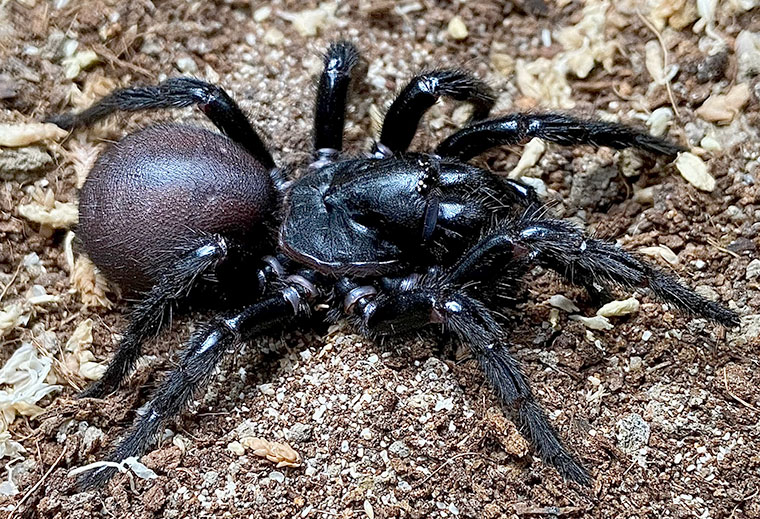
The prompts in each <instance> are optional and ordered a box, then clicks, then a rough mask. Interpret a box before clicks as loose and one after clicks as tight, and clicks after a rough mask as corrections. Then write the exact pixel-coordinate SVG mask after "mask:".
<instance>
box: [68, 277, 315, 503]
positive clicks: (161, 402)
mask: <svg viewBox="0 0 760 519" xmlns="http://www.w3.org/2000/svg"><path fill="white" fill-rule="evenodd" d="M294 278H300V279H294ZM288 279H289V280H290V281H287V282H286V283H284V284H283V285H282V287H281V288H280V289H279V290H278V291H276V292H275V293H273V294H272V295H271V296H270V297H267V298H266V299H262V300H261V301H259V302H257V303H254V304H252V305H250V306H248V307H246V308H245V309H243V310H242V311H240V312H235V313H231V314H228V315H226V316H224V317H219V318H216V319H214V320H212V321H211V322H209V323H207V324H206V325H204V326H202V327H201V328H200V329H199V330H198V331H197V332H195V333H194V334H193V335H192V337H191V338H190V340H189V341H188V344H187V347H186V348H185V350H184V352H183V353H182V357H181V359H180V361H179V365H178V366H177V368H176V369H174V370H173V371H171V372H170V373H169V375H168V376H167V377H166V378H165V379H164V381H163V382H162V383H161V385H160V386H159V387H158V388H157V389H156V391H155V392H154V393H153V397H152V398H151V400H150V402H149V403H148V404H147V405H146V407H145V412H144V413H143V414H142V416H140V417H139V418H138V419H137V421H136V422H135V424H134V425H133V426H132V428H131V429H130V430H129V432H128V433H127V435H126V437H125V438H123V439H122V441H121V442H120V443H119V445H118V446H117V447H116V449H115V450H114V451H113V452H112V453H111V454H110V455H109V456H108V461H115V462H121V461H122V460H124V459H126V458H128V457H130V456H135V457H137V456H140V455H141V454H142V453H143V452H145V450H146V449H147V448H148V446H149V445H150V444H151V443H152V442H153V440H154V439H155V438H156V437H157V436H158V434H159V433H160V432H161V431H163V429H164V426H165V425H166V423H167V422H168V421H169V420H171V419H172V418H174V417H175V416H176V415H178V414H179V413H180V412H181V411H182V410H183V409H184V408H185V406H186V405H187V404H188V403H189V402H190V400H191V399H192V397H193V395H194V394H195V393H196V391H198V390H199V389H200V388H201V387H202V386H204V385H205V383H206V382H207V381H208V379H209V378H210V376H211V374H212V373H213V371H214V368H215V367H216V365H217V364H218V363H219V361H220V360H221V359H222V357H223V356H224V354H225V353H226V352H227V351H228V350H229V349H231V348H232V347H234V346H235V345H236V344H238V343H239V342H240V341H249V340H251V339H253V338H254V337H256V336H257V335H259V334H261V333H264V332H266V331H268V330H270V329H272V328H276V327H280V328H282V327H283V326H285V325H287V324H289V323H293V322H294V321H295V320H296V318H298V317H304V316H306V315H308V313H309V306H308V304H307V301H308V300H310V299H311V298H313V297H314V296H315V293H314V292H312V291H311V290H312V289H313V285H311V282H309V281H308V280H305V278H303V277H301V276H291V277H290V278H288ZM302 280H303V282H302ZM116 470H117V469H115V468H113V467H102V468H99V469H94V470H92V471H88V472H86V473H85V474H84V475H83V476H81V477H80V479H79V481H78V484H79V486H80V487H81V488H92V487H97V486H101V485H103V484H104V483H105V482H106V481H108V480H109V479H110V478H111V477H112V476H113V475H114V474H115V473H116Z"/></svg>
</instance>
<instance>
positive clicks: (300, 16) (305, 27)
mask: <svg viewBox="0 0 760 519" xmlns="http://www.w3.org/2000/svg"><path fill="white" fill-rule="evenodd" d="M337 8H338V5H337V4H333V3H327V2H325V3H322V4H319V7H317V8H316V9H306V10H304V11H298V12H296V13H287V12H280V13H279V15H280V17H282V18H284V19H285V20H287V21H289V22H290V23H292V24H293V28H294V29H295V30H296V31H298V34H300V35H301V36H316V35H317V34H319V33H320V31H322V30H323V29H324V28H325V27H326V26H327V25H329V24H330V23H332V20H333V19H334V18H335V10H336V9H337Z"/></svg>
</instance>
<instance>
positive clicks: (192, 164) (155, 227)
mask: <svg viewBox="0 0 760 519" xmlns="http://www.w3.org/2000/svg"><path fill="white" fill-rule="evenodd" d="M275 207H276V192H275V188H274V185H273V182H272V180H271V177H270V175H269V172H268V171H267V169H266V168H265V167H264V166H263V165H262V164H261V163H260V162H258V161H257V160H256V159H255V158H254V157H252V156H251V155H250V154H249V153H248V152H246V151H245V150H244V149H243V148H242V147H241V146H240V145H238V144H237V143H235V142H233V141H232V140H230V139H229V138H227V137H226V136H224V135H220V134H218V133H213V132H210V131H207V130H204V129H201V128H195V127H190V126H182V125H176V124H170V125H169V124H163V125H156V126H151V127H148V128H146V129H144V130H141V131H139V132H136V133H133V134H131V135H128V136H127V137H125V138H124V139H122V140H121V141H119V142H118V143H116V144H114V145H112V146H111V147H110V148H108V149H107V150H106V151H105V152H104V153H103V154H102V155H101V156H100V157H99V158H98V160H97V162H96V163H95V166H94V167H93V169H92V171H91V172H90V174H89V176H88V178H87V180H86V181H85V184H84V186H83V187H82V191H81V193H80V206H79V232H78V236H79V238H80V239H81V242H82V245H83V248H84V250H85V252H86V253H87V255H88V256H89V257H90V258H91V259H92V261H93V262H94V263H95V264H96V265H97V266H98V267H99V268H100V269H101V270H102V271H103V272H104V274H105V275H106V276H108V278H109V279H110V280H112V281H114V282H116V283H118V284H119V285H120V286H121V287H122V288H123V289H125V290H127V291H142V290H147V289H149V288H150V287H151V286H152V285H153V284H154V283H155V282H156V281H157V280H158V276H159V275H160V274H161V273H162V272H164V271H165V267H166V266H167V265H169V264H171V263H172V262H173V261H175V260H176V257H177V253H178V251H180V250H181V249H182V247H183V244H186V243H188V242H191V241H192V240H193V239H194V238H197V237H198V236H200V235H203V234H210V233H218V234H220V235H222V236H225V237H226V238H232V239H234V240H237V241H239V242H240V243H241V244H244V245H245V246H246V247H247V248H248V250H251V249H254V250H255V249H258V248H260V247H261V246H262V245H264V244H265V243H267V242H268V240H269V232H268V231H267V229H266V226H265V224H266V222H267V221H268V220H269V219H271V214H272V212H273V211H274V210H275Z"/></svg>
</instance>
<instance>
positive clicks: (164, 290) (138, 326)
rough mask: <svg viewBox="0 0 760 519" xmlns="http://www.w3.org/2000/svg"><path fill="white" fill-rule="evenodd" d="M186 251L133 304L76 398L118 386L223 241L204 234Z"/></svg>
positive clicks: (219, 253) (223, 249)
mask: <svg viewBox="0 0 760 519" xmlns="http://www.w3.org/2000/svg"><path fill="white" fill-rule="evenodd" d="M187 251H188V252H186V253H185V254H183V255H181V256H180V257H179V259H178V260H177V262H176V263H175V264H174V265H172V267H171V268H170V269H168V271H167V272H166V273H165V274H164V275H163V276H161V279H160V280H159V282H158V283H156V284H155V285H154V286H153V288H151V290H150V291H149V292H148V293H147V294H146V296H145V298H144V299H143V300H142V301H140V302H139V303H138V304H137V305H136V306H135V308H134V310H133V311H132V313H131V315H130V321H129V325H128V326H127V329H126V330H125V331H124V336H123V338H122V340H121V342H120V343H119V348H118V349H117V351H116V354H115V355H114V356H113V358H112V359H111V362H110V363H109V364H108V368H106V371H105V373H104V374H103V377H102V378H101V379H100V380H98V381H97V382H95V383H93V384H92V385H90V386H89V387H88V388H87V389H85V390H84V391H83V392H82V393H81V394H80V395H79V397H80V398H99V397H102V396H103V395H105V394H106V393H109V392H111V391H114V390H115V389H117V388H118V387H119V385H120V384H121V382H122V381H123V380H124V378H125V377H126V376H127V375H129V373H131V372H132V370H133V369H134V367H135V363H136V362H137V360H138V359H139V358H140V355H141V354H142V344H143V343H144V342H145V341H146V340H148V339H150V338H151V337H154V336H155V335H156V334H158V332H159V331H160V330H161V329H162V328H163V326H164V324H165V323H166V321H167V319H166V316H165V314H166V310H167V309H168V308H170V306H171V305H172V304H173V303H175V302H176V301H178V300H180V299H183V298H185V297H186V296H187V295H188V293H189V292H190V290H191V289H192V287H193V285H194V283H195V280H196V279H197V278H198V277H199V276H201V275H203V274H204V273H206V272H209V271H210V270H212V269H213V268H214V267H215V266H216V265H218V264H219V263H220V262H221V261H223V260H224V259H225V258H226V256H227V243H226V242H225V240H224V238H222V237H221V236H218V235H210V236H204V237H200V238H199V239H198V240H197V241H196V242H194V243H192V244H188V246H187Z"/></svg>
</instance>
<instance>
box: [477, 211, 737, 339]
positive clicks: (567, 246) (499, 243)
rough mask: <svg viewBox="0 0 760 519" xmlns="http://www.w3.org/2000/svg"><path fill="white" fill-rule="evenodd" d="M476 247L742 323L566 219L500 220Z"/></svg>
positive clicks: (720, 319)
mask: <svg viewBox="0 0 760 519" xmlns="http://www.w3.org/2000/svg"><path fill="white" fill-rule="evenodd" d="M473 250H474V251H477V254H478V255H481V256H488V257H501V259H500V260H497V261H501V262H502V264H504V262H507V263H508V264H509V263H511V264H514V262H523V263H524V264H525V265H534V264H539V265H542V266H544V267H546V268H549V269H551V270H554V271H556V272H558V273H559V274H561V275H562V276H564V277H565V278H566V279H567V280H568V281H570V282H571V283H575V284H579V285H584V286H589V285H592V284H598V285H600V286H601V287H602V288H607V289H612V288H615V287H622V288H626V289H635V290H642V291H643V290H648V291H649V292H650V293H651V294H652V295H654V296H655V297H656V298H657V299H659V300H660V301H663V302H665V303H668V304H671V305H673V306H674V307H676V308H678V309H680V310H682V311H684V312H686V313H688V314H690V315H695V316H700V317H704V318H707V319H710V320H712V321H715V322H717V323H720V324H723V325H725V326H738V325H739V316H738V315H737V314H736V312H734V311H732V310H729V309H728V308H725V307H724V306H722V305H720V304H718V303H715V302H713V301H710V300H708V299H705V298H704V297H702V296H700V295H699V294H697V293H696V292H694V291H693V290H691V289H690V288H687V287H685V286H684V285H682V284H681V283H679V282H678V281H677V280H676V279H675V278H674V277H673V276H670V275H668V274H666V273H664V272H662V271H661V270H660V269H658V268H657V267H655V266H654V265H650V264H649V263H647V262H645V261H643V260H640V259H639V258H637V257H636V256H635V255H633V254H631V253H629V252H626V251H624V250H623V249H621V248H620V247H618V246H617V245H615V244H613V243H609V242H605V241H602V240H596V239H593V238H590V237H589V236H587V235H586V234H585V233H584V232H583V231H581V230H580V229H578V228H576V227H575V226H574V225H572V224H570V223H568V222H565V221H562V220H551V219H532V218H525V219H523V220H517V221H510V222H505V223H502V224H501V225H500V226H498V227H497V228H496V230H494V231H493V232H491V233H488V234H486V235H485V236H484V237H483V238H482V239H481V241H480V243H479V244H478V245H476V246H475V247H474V248H473ZM466 258H467V257H466ZM463 261H465V260H463ZM468 261H469V260H468Z"/></svg>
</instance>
